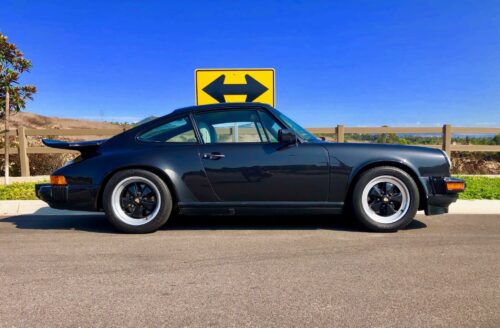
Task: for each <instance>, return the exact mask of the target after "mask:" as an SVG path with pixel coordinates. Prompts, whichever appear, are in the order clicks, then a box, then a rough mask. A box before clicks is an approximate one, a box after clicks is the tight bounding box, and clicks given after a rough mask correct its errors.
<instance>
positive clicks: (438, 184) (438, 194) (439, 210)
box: [424, 177, 464, 215]
mask: <svg viewBox="0 0 500 328" xmlns="http://www.w3.org/2000/svg"><path fill="white" fill-rule="evenodd" d="M447 182H464V180H463V179H457V178H451V177H445V178H442V177H439V178H437V177H432V178H430V179H429V194H428V196H427V204H426V206H425V209H424V211H425V215H437V214H445V213H448V208H449V206H450V204H451V203H454V202H456V201H457V199H458V194H459V193H460V192H461V191H448V190H447V187H446V185H447Z"/></svg>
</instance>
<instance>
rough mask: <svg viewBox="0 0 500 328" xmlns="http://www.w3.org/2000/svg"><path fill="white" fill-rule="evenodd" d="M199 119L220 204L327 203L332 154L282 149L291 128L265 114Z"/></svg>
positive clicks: (239, 112) (237, 112) (203, 153)
mask: <svg viewBox="0 0 500 328" xmlns="http://www.w3.org/2000/svg"><path fill="white" fill-rule="evenodd" d="M194 117H195V121H196V124H197V128H198V131H199V133H200V135H201V139H202V141H203V143H202V144H201V145H200V157H201V161H202V163H203V166H204V169H205V172H206V175H207V177H208V179H209V181H210V184H211V185H212V188H213V190H214V192H215V194H216V195H217V196H218V198H219V200H220V201H224V202H285V201H302V202H320V201H326V200H327V198H328V191H329V165H328V153H327V151H326V149H325V148H324V147H323V146H322V145H321V144H319V143H297V144H295V143H294V144H290V145H285V144H280V143H279V142H278V138H277V131H278V130H279V129H280V128H285V127H284V126H283V125H282V124H281V123H280V122H279V121H278V120H276V119H275V118H274V117H273V116H272V115H271V114H270V113H268V112H267V111H265V110H264V109H262V110H260V109H258V110H257V109H248V108H247V109H225V110H212V111H208V112H201V113H196V114H195V115H194ZM263 122H264V123H265V125H264V124H263ZM271 126H273V127H271Z"/></svg>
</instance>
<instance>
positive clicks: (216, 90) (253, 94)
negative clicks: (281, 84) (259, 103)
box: [203, 74, 268, 103]
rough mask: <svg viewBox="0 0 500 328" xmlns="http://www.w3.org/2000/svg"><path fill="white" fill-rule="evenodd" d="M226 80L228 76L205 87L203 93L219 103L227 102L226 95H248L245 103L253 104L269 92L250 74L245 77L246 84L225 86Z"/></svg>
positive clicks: (223, 76)
mask: <svg viewBox="0 0 500 328" xmlns="http://www.w3.org/2000/svg"><path fill="white" fill-rule="evenodd" d="M225 79H226V75H224V74H222V75H221V76H219V77H218V78H216V79H215V80H213V81H212V82H211V83H210V84H209V85H207V86H206V87H204V88H203V91H205V92H206V93H207V94H208V95H209V96H210V97H212V98H214V99H215V100H217V101H218V102H220V103H224V102H226V99H225V97H224V96H225V95H246V96H247V98H246V100H245V101H246V102H252V101H254V100H255V99H257V98H258V97H259V96H260V95H262V94H263V93H264V92H266V91H267V90H268V89H267V88H266V87H265V86H264V85H262V83H260V82H259V81H257V80H256V79H254V78H253V77H251V76H250V75H248V74H246V75H245V80H246V81H247V83H246V84H224V80H225Z"/></svg>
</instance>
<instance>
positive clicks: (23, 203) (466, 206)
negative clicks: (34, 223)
mask: <svg viewBox="0 0 500 328" xmlns="http://www.w3.org/2000/svg"><path fill="white" fill-rule="evenodd" d="M22 214H37V215H85V214H91V215H95V214H96V213H95V212H77V211H66V210H55V209H52V208H50V207H48V206H47V204H46V203H45V202H42V201H41V200H0V215H22ZM450 214H498V215H499V216H500V200H459V201H457V202H456V203H454V204H451V206H450Z"/></svg>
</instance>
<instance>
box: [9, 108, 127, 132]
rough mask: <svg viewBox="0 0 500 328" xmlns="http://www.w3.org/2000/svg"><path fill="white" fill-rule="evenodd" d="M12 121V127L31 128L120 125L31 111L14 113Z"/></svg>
mask: <svg viewBox="0 0 500 328" xmlns="http://www.w3.org/2000/svg"><path fill="white" fill-rule="evenodd" d="M10 123H11V124H10V126H11V127H15V128H17V127H19V126H24V127H26V128H30V129H77V128H78V129H113V128H119V127H120V126H119V125H118V124H116V123H109V122H101V121H91V120H83V119H72V118H60V117H54V116H43V115H38V114H35V113H30V112H20V113H15V114H12V115H11V117H10Z"/></svg>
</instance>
